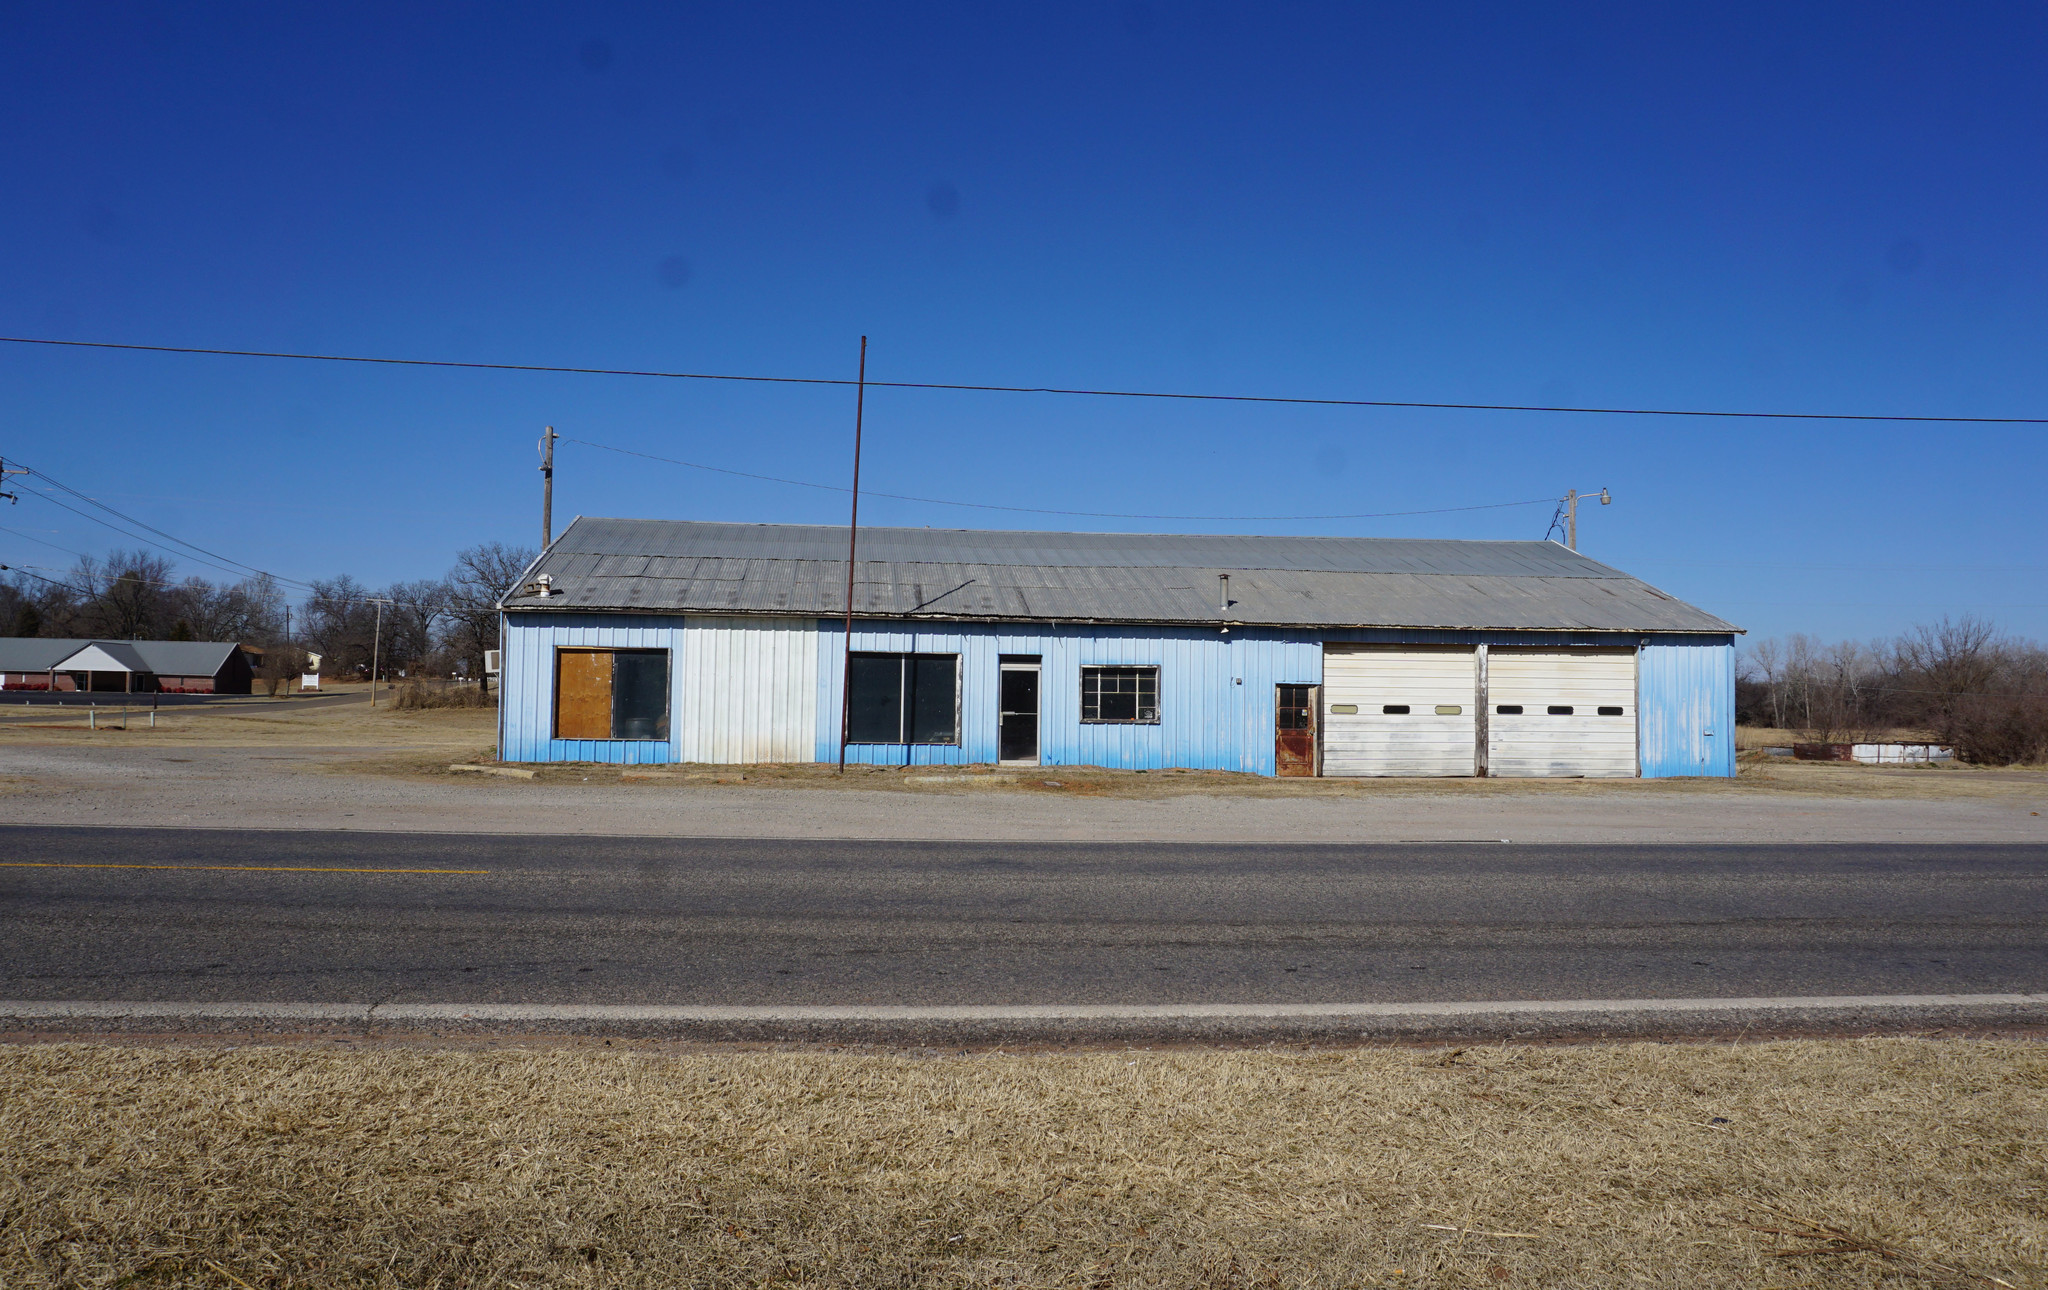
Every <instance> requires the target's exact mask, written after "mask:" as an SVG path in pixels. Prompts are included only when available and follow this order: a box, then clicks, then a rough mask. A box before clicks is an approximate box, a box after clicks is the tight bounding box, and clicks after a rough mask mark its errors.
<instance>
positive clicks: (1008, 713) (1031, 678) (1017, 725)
mask: <svg viewBox="0 0 2048 1290" xmlns="http://www.w3.org/2000/svg"><path fill="white" fill-rule="evenodd" d="M1001 667H1002V684H1001V686H1000V693H999V696H998V700H997V702H998V704H999V705H1000V707H999V712H998V719H997V722H996V743H997V745H998V747H997V756H999V757H1001V758H1002V760H1004V761H1006V762H1017V763H1021V764H1023V765H1027V766H1036V765H1037V764H1038V660H1037V659H1035V658H1028V659H1027V658H1015V659H1012V658H1006V659H1004V660H1003V661H1002V664H1001Z"/></svg>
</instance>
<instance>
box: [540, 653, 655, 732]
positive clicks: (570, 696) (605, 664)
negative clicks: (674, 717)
mask: <svg viewBox="0 0 2048 1290" xmlns="http://www.w3.org/2000/svg"><path fill="white" fill-rule="evenodd" d="M555 738H557V739H655V740H662V739H667V738H668V651H667V650H664V649H618V650H612V649H564V650H557V651H555Z"/></svg>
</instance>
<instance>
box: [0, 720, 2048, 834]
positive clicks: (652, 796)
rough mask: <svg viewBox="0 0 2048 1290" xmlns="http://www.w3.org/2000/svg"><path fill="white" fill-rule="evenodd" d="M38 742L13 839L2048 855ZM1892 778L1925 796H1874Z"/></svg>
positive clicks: (1925, 829)
mask: <svg viewBox="0 0 2048 1290" xmlns="http://www.w3.org/2000/svg"><path fill="white" fill-rule="evenodd" d="M428 730H429V733H433V730H432V728H431V727H428ZM29 733H30V732H26V731H6V732H0V819H5V820H8V821H10V822H14V823H20V824H62V825H119V826H147V825H155V826H166V825H168V826H184V827H191V828H306V829H350V828H361V829H383V830H405V831H410V830H419V831H425V832H459V833H497V832H506V833H556V834H572V835H573V834H605V835H656V836H692V837H749V838H869V839H906V840H907V839H958V840H963V841H1010V840H1031V839H1041V840H1053V839H1061V840H1076V841H1090V840H1126V841H1162V842H1171V841H1218V842H1220V841H1235V842H1261V841H1263V842H1270V841H1276V840H1294V841H1303V842H1348V841H1357V842H1398V841H1447V840H1479V839H1500V838H1508V839H1512V840H1514V841H1516V842H1587V843H1599V842H1680V841H1690V842H1715V841H1725V842H1941V841H1954V842H2040V841H2048V776H2042V775H2039V774H2032V775H2023V776H2019V777H2015V778H2011V779H1992V778H1984V777H1980V776H1973V775H1970V774H1969V773H1967V772H1955V773H1950V772H1914V771H1896V772H1883V771H1873V772H1872V774H1873V775H1875V776H1877V777H1879V778H1876V779H1871V778H1869V777H1865V776H1858V775H1857V774H1856V772H1854V771H1853V770H1852V771H1850V772H1849V774H1848V775H1846V776H1837V777H1836V778H1834V779H1832V780H1830V779H1827V778H1825V775H1826V772H1822V775H1823V778H1820V779H1817V780H1814V781H1812V782H1811V783H1804V784H1800V785H1798V786H1796V787H1794V788H1787V787H1785V786H1783V785H1780V784H1778V783H1776V782H1774V781H1771V780H1768V779H1766V780H1762V781H1760V782H1757V783H1745V782H1742V781H1737V782H1735V783H1727V782H1720V783H1705V784H1702V783H1692V782H1679V781H1649V782H1640V781H1620V782H1611V783H1600V782H1597V781H1567V782H1563V783H1546V782H1529V781H1524V782H1513V781H1479V782H1473V781H1373V782H1370V783H1363V784H1335V783H1330V782H1327V781H1325V782H1320V783H1314V784H1306V785H1304V786H1303V787H1301V788H1300V789H1292V788H1290V787H1289V786H1285V785H1278V786H1276V785H1272V784H1270V783H1252V784H1243V783H1241V782H1239V781H1238V780H1237V777H1216V778H1215V780H1214V781H1213V782H1205V781H1204V780H1203V779H1201V778H1200V777H1196V778H1194V779H1190V780H1186V781H1180V782H1167V777H1165V776H1159V777H1154V779H1152V780H1147V781H1142V782H1141V784H1138V785H1134V784H1133V782H1132V781H1133V777H1131V776H1128V775H1126V776H1105V775H1103V774H1102V773H1100V772H1093V773H1090V772H1074V771H1069V770H1047V771H1045V772H1044V773H1043V776H1042V777H1041V776H1036V775H1034V776H1031V777H1027V778H1026V779H1024V780H1023V781H1021V782H1016V783H1010V784H1002V785H997V786H994V787H978V786H977V785H976V784H974V783H972V782H969V781H968V779H967V778H966V777H960V776H954V775H950V774H944V773H935V774H925V773H918V774H910V775H906V774H901V773H894V772H885V773H881V774H873V775H865V776H860V777H857V778H856V779H855V781H854V784H855V785H856V786H850V787H844V788H841V787H834V786H827V785H825V784H824V783H823V781H822V779H821V777H819V776H818V775H816V774H815V773H813V772H804V773H802V774H799V775H795V776H780V777H779V776H778V775H776V774H774V773H771V774H769V775H768V776H767V777H766V778H762V777H761V775H760V774H759V773H758V772H747V771H745V770H742V769H741V768H726V769H724V770H721V771H716V772H713V771H709V770H707V771H706V772H705V773H702V774H698V775H679V776H676V777H674V778H655V779H646V780H627V781H622V780H621V778H620V776H619V772H618V770H617V769H616V768H611V767H602V768H599V767H592V768H585V769H587V771H588V774H589V776H590V778H589V780H588V782H586V781H585V779H584V778H583V776H582V774H581V773H579V772H578V771H575V770H569V769H566V768H565V769H557V770H550V771H548V772H546V773H545V774H544V775H543V777H542V778H541V779H538V780H521V779H505V778H499V777H495V776H489V775H481V774H468V775H458V774H455V773H452V772H450V771H448V769H447V766H448V765H449V764H450V763H451V762H453V761H457V760H464V759H469V758H473V757H475V756H477V755H478V754H479V753H481V752H482V751H483V749H482V748H480V747H479V746H478V745H477V743H476V741H475V738H474V735H473V732H468V731H465V730H463V729H461V728H460V727H457V728H455V729H454V730H453V731H452V732H449V733H450V735H451V736H452V737H447V738H445V739H443V740H442V741H441V742H438V743H436V742H433V741H431V740H419V741H414V742H410V743H404V742H397V741H389V740H386V741H381V742H371V741H368V740H365V741H361V742H353V741H352V742H353V746H348V745H320V744H313V743H308V744H298V743H280V742H271V743H266V744H261V745H251V744H236V743H228V742H212V741H207V742H197V741H195V742H191V743H182V744H181V743H173V742H168V741H163V742H150V743H144V742H141V741H129V742H125V743H124V742H118V741H120V740H122V738H123V736H121V735H120V734H119V733H114V734H113V735H111V736H110V737H109V738H106V739H102V740H100V741H98V742H88V741H85V740H78V741H70V742H57V741H54V740H53V741H50V742H42V741H38V740H33V739H30V738H26V737H25V736H26V735H28V734H29ZM742 774H747V775H748V776H749V778H748V779H747V780H746V781H744V782H741V781H740V779H739V777H740V776H741V775H742ZM1055 776H1057V777H1058V778H1055ZM1887 777H1888V779H1889V782H1890V783H1893V784H1898V785H1900V786H1901V788H1902V790H1910V791H1911V793H1912V794H1913V795H1911V796H1903V795H1902V796H1886V795H1883V794H1882V793H1881V792H1878V791H1872V786H1873V784H1874V785H1876V786H1877V788H1879V789H1882V788H1883V787H1884V786H1885V784H1886V782H1887ZM720 780H725V781H728V782H720ZM1048 784H1052V785H1057V787H1048ZM1951 786H1952V788H1951ZM1940 790H1949V791H1947V792H1946V793H1944V792H1942V791H1940Z"/></svg>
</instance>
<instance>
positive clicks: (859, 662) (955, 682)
mask: <svg viewBox="0 0 2048 1290" xmlns="http://www.w3.org/2000/svg"><path fill="white" fill-rule="evenodd" d="M850 661H851V663H852V665H853V666H852V675H851V677H850V680H851V682H852V685H851V687H850V688H849V689H848V690H847V695H848V697H849V699H850V700H851V702H850V703H849V705H848V720H847V723H846V741H847V742H848V743H855V744H956V743H959V742H960V657H959V655H957V654H855V655H854V656H853V658H852V659H851V660H850Z"/></svg>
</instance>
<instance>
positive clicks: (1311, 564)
mask: <svg viewBox="0 0 2048 1290" xmlns="http://www.w3.org/2000/svg"><path fill="white" fill-rule="evenodd" d="M845 544H846V530H845V529H843V528H830V527H825V526H822V525H784V524H721V523H701V522H692V521H679V520H619V519H578V520H577V521H576V522H575V523H574V524H572V525H570V527H569V530H568V531H567V532H566V533H564V534H563V535H562V536H561V538H560V539H558V540H557V541H556V542H555V544H554V545H553V546H552V547H550V548H549V550H548V552H547V554H546V556H545V557H543V558H542V560H541V561H540V563H539V564H538V565H537V566H536V568H535V569H534V571H533V572H534V574H535V576H538V575H540V574H547V575H548V576H549V577H550V578H551V579H552V580H553V588H554V591H555V593H556V594H555V595H552V596H550V597H547V598H546V599H542V598H540V597H538V596H533V595H514V596H509V597H507V598H506V600H505V602H504V603H505V608H506V609H508V610H520V609H555V610H562V609H569V610H575V609H588V610H625V611H635V610H638V611H644V612H665V613H673V612H677V611H695V612H713V613H769V614H806V615H824V616H829V615H834V614H842V613H844V612H846V602H845V598H844V597H845V584H846V560H845V550H846V545H845ZM858 555H859V560H858V563H857V565H856V569H855V579H854V584H855V585H854V612H855V613H856V614H860V615H864V616H872V617H893V616H911V617H925V618H941V619H943V618H991V619H1008V620H1031V621H1059V622H1131V623H1140V622H1143V623H1203V624H1214V623H1219V622H1229V623H1233V624H1245V625H1252V626H1274V627H1279V626H1299V627H1340V626H1342V627H1421V628H1473V627H1494V628H1515V629H1524V630H1575V631H1615V632H1730V631H1734V630H1736V629H1735V628H1734V627H1732V626H1731V625H1730V624H1728V623H1726V622H1723V621H1722V620H1721V619H1719V618H1716V617H1714V616H1713V615H1711V614H1709V613H1706V612H1705V611H1704V610H1700V609H1697V608H1694V607H1693V606H1691V605H1688V604H1686V603H1685V602H1684V601H1681V600H1678V599H1676V598H1674V597H1672V596H1669V595H1666V594H1665V593H1664V592H1661V591H1659V590H1657V589H1656V588H1655V587H1652V586H1650V585H1648V584H1647V583H1644V582H1642V581H1640V580H1638V579H1635V578H1631V577H1629V576H1628V575H1627V574H1625V573H1622V572H1621V571H1619V570H1617V569H1613V568H1610V567H1608V566H1607V565H1604V564H1601V563H1599V562H1598V561H1595V560H1589V559H1587V558H1586V557H1585V556H1582V555H1579V554H1578V553H1577V552H1574V551H1570V550H1567V549H1566V548H1564V547H1562V546H1559V545H1557V544H1556V543H1554V542H1465V541H1451V540H1443V539H1420V538H1333V537H1231V536H1200V535H1179V534H1153V533H1140V534H1128V533H1037V532H1014V531H1013V532H1003V531H987V530H962V529H901V528H870V529H862V530H861V533H860V547H859V551H858ZM1218 574H1229V575H1230V598H1231V601H1232V604H1231V606H1230V608H1229V610H1228V612H1227V613H1226V612H1223V611H1221V610H1219V607H1218V605H1217V591H1218V584H1217V575H1218ZM522 590H523V589H522Z"/></svg>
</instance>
